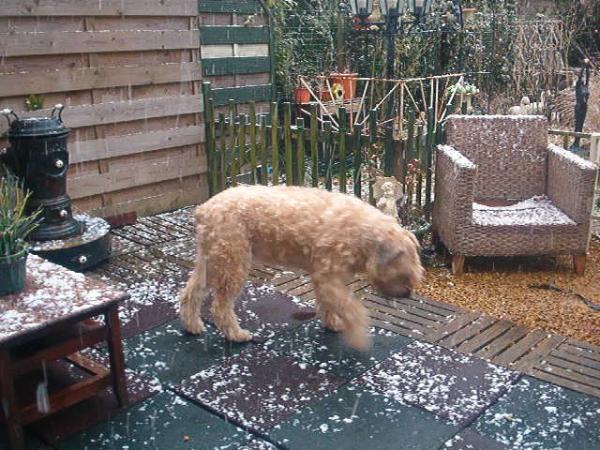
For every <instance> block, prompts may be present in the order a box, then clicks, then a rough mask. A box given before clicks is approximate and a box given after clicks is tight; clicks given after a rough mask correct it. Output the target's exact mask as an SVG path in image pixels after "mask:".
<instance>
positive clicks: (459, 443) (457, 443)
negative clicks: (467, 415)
mask: <svg viewBox="0 0 600 450" xmlns="http://www.w3.org/2000/svg"><path fill="white" fill-rule="evenodd" d="M439 450H508V447H506V446H505V445H503V444H501V443H500V442H498V441H494V440H492V439H490V438H487V437H485V436H481V435H480V434H478V433H476V432H475V431H474V430H472V429H470V428H465V429H464V430H462V431H461V432H460V433H458V434H457V435H455V436H453V437H452V439H450V440H448V441H446V442H445V443H444V445H442V446H441V447H440V448H439Z"/></svg>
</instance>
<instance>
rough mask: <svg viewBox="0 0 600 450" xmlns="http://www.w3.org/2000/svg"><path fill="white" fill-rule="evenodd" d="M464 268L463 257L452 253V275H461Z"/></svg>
mask: <svg viewBox="0 0 600 450" xmlns="http://www.w3.org/2000/svg"><path fill="white" fill-rule="evenodd" d="M464 270H465V257H464V256H463V255H452V275H462V274H463V273H464Z"/></svg>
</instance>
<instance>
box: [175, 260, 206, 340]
mask: <svg viewBox="0 0 600 450" xmlns="http://www.w3.org/2000/svg"><path fill="white" fill-rule="evenodd" d="M207 295H208V287H207V283H206V258H205V257H204V255H203V252H202V251H201V249H200V248H199V249H198V256H197V257H196V265H195V267H194V271H193V272H192V274H191V275H190V278H189V280H188V282H187V284H186V286H185V288H184V289H183V291H182V292H181V296H180V297H179V317H180V319H181V324H182V325H183V328H184V329H185V330H186V331H187V332H189V333H192V334H200V333H202V332H203V331H204V324H203V323H202V319H201V318H200V311H201V309H202V303H203V302H204V299H205V298H206V296H207Z"/></svg>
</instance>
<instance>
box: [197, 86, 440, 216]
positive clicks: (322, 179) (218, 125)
mask: <svg viewBox="0 0 600 450" xmlns="http://www.w3.org/2000/svg"><path fill="white" fill-rule="evenodd" d="M217 91H218V90H217V89H211V86H210V83H209V82H205V83H204V84H203V92H204V98H205V99H207V100H206V105H205V119H206V151H207V156H208V165H209V171H208V174H209V187H210V195H211V196H212V195H215V194H216V193H218V192H220V191H222V190H224V189H226V188H227V187H229V186H235V185H237V184H239V183H247V184H263V185H277V184H282V183H284V184H287V185H302V186H313V187H323V188H325V189H328V190H333V188H334V184H337V185H338V186H339V190H340V191H341V192H347V191H348V190H352V193H353V194H354V195H356V196H357V197H361V198H365V199H368V200H369V201H370V202H371V203H373V180H372V179H371V178H369V179H366V180H364V182H363V177H365V176H367V177H369V176H370V175H369V174H373V173H375V172H379V173H381V174H383V173H384V170H383V166H384V161H386V160H388V159H390V158H394V157H395V156H390V155H389V154H388V152H389V148H388V147H387V146H386V145H385V135H384V133H380V132H379V131H378V129H377V111H375V110H373V111H371V112H370V114H369V120H368V122H367V123H368V125H367V126H366V127H364V128H363V127H362V126H361V125H354V126H350V125H349V121H348V119H347V112H346V110H345V109H343V108H340V109H339V110H338V112H337V122H338V123H339V124H340V127H339V130H334V129H333V126H332V122H330V121H327V120H323V121H320V119H319V117H318V114H317V106H316V105H312V107H311V109H310V115H308V116H304V117H296V118H294V117H293V111H292V105H291V104H290V103H282V104H278V103H271V106H270V110H269V112H268V113H266V114H257V112H256V108H255V104H254V102H250V104H249V112H248V113H247V114H238V113H237V112H236V109H237V105H236V102H235V101H234V100H233V99H232V100H230V101H229V102H228V107H227V108H226V110H225V111H224V112H221V113H217V112H216V107H217V106H218V104H220V103H222V101H219V102H218V101H216V100H215V93H216V92H217ZM217 95H219V94H217ZM220 100H222V99H220ZM429 114H430V115H431V114H433V111H430V112H429ZM430 123H432V121H430ZM442 137H443V129H442V127H439V128H438V130H436V131H434V130H433V129H432V127H431V126H430V127H429V128H428V127H426V126H423V125H422V124H417V121H416V119H415V115H414V114H411V115H409V122H408V138H407V139H406V140H405V141H403V142H402V145H401V148H402V150H401V153H402V155H400V156H401V158H400V159H401V161H402V164H403V167H404V170H403V171H402V172H403V176H401V177H399V178H400V179H401V181H402V182H403V183H404V184H405V190H404V191H405V193H406V194H407V195H408V196H409V198H410V199H411V200H412V203H413V204H414V205H415V206H418V207H422V208H424V210H425V211H430V210H431V204H432V195H433V192H432V188H433V179H434V177H433V167H434V159H435V151H434V150H435V146H436V144H437V143H439V142H441V141H442ZM415 176H416V182H413V180H414V177H415ZM348 181H350V183H348ZM415 186H416V187H415Z"/></svg>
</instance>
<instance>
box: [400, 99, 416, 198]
mask: <svg viewBox="0 0 600 450" xmlns="http://www.w3.org/2000/svg"><path fill="white" fill-rule="evenodd" d="M415 120H416V115H415V112H414V111H410V112H409V114H408V124H407V128H406V142H405V145H404V161H403V167H402V187H403V189H404V193H405V194H406V193H407V192H408V186H407V185H406V178H407V174H408V163H409V162H410V160H411V159H413V146H414V138H415Z"/></svg>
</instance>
